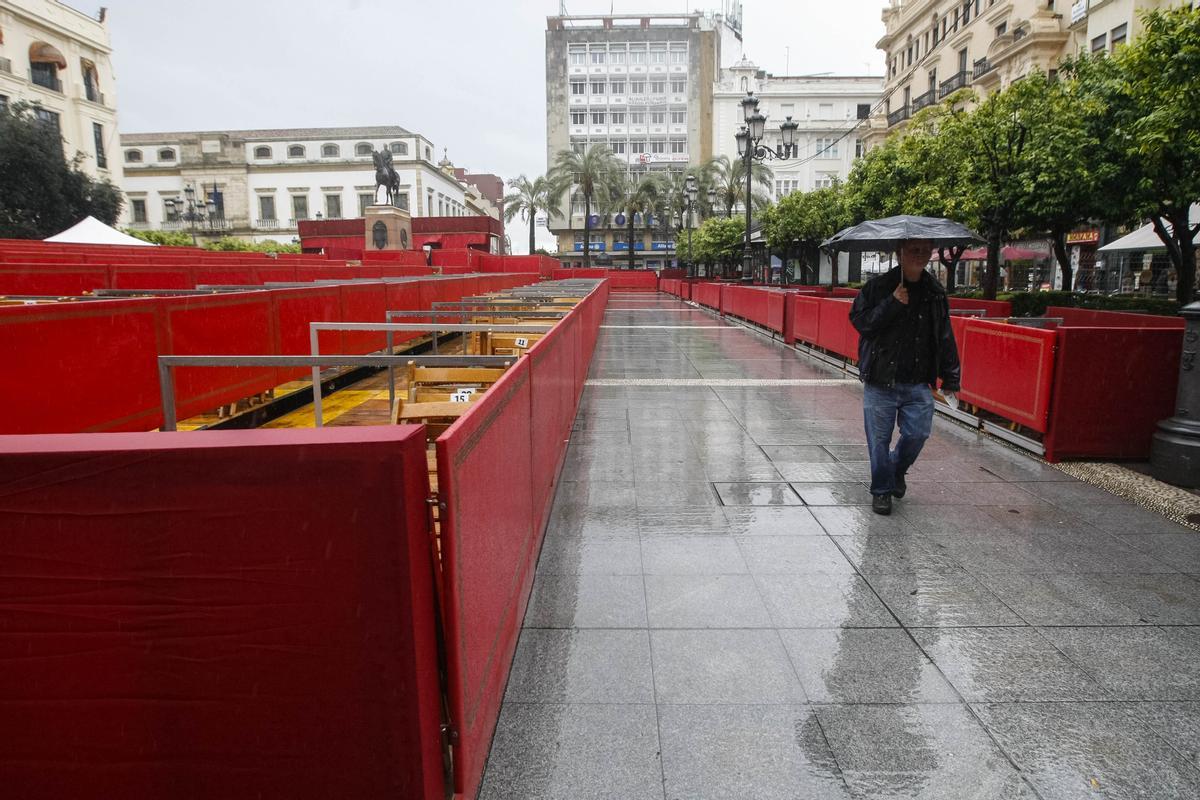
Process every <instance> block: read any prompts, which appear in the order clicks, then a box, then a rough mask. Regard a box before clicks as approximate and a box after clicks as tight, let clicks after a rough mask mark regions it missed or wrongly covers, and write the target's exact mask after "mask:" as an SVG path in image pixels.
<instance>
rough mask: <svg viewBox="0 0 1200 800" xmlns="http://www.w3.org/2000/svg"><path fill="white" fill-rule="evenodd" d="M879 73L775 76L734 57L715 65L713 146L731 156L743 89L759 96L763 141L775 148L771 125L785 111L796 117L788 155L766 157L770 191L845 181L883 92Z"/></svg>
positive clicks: (783, 191) (734, 155)
mask: <svg viewBox="0 0 1200 800" xmlns="http://www.w3.org/2000/svg"><path fill="white" fill-rule="evenodd" d="M883 81H884V79H883V78H882V77H866V76H845V77H843V76H824V75H822V76H782V75H771V74H770V73H767V72H764V71H763V70H760V69H759V68H758V67H757V66H755V65H754V64H753V63H752V62H750V61H749V60H747V59H742V60H741V61H739V62H738V63H736V64H734V65H733V66H732V67H729V68H728V69H723V70H721V75H720V79H719V80H718V81H717V83H716V85H715V86H714V87H713V117H712V125H713V134H712V136H713V149H714V151H715V154H716V155H724V156H727V157H728V158H729V159H730V160H731V161H734V160H736V159H737V158H738V152H737V141H736V140H735V139H734V134H736V133H737V131H738V128H740V127H741V126H742V124H743V112H742V106H741V101H742V98H744V97H745V96H746V93H747V92H754V94H755V96H756V97H758V99H759V111H760V112H761V113H763V114H765V115H766V116H767V126H766V134H765V136H764V139H763V144H764V145H766V146H767V147H769V148H770V149H771V150H775V149H776V146H777V145H779V144H780V143H781V142H780V134H779V125H780V123H782V122H783V121H784V120H785V119H788V118H789V117H790V118H791V119H792V120H793V121H795V122H797V123H799V126H800V127H799V128H797V130H796V146H797V154H796V157H795V158H791V159H786V160H777V161H769V162H767V166H769V167H770V168H771V171H772V173H773V177H774V180H773V182H772V193H771V197H772V199H773V200H778V199H779V198H781V197H783V196H784V195H787V194H790V193H792V192H797V191H800V192H808V191H812V190H813V189H820V188H822V187H825V186H831V185H833V183H834V182H835V181H845V180H846V178H847V176H848V175H849V174H850V168H851V166H853V164H854V160H855V159H856V158H859V157H860V156H861V155H862V154H863V152H864V149H865V147H866V144H865V138H866V135H867V131H868V129H869V128H868V126H869V120H870V116H871V113H872V111H873V110H874V109H875V107H876V106H878V105H879V102H880V98H881V97H882V96H883Z"/></svg>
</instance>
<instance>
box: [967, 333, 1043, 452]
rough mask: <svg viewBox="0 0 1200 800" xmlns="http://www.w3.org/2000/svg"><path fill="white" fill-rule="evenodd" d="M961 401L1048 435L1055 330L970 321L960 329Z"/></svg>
mask: <svg viewBox="0 0 1200 800" xmlns="http://www.w3.org/2000/svg"><path fill="white" fill-rule="evenodd" d="M962 330H963V336H962V340H961V343H960V347H961V348H962V350H963V352H965V353H967V354H969V356H970V357H969V358H963V364H962V392H961V394H960V397H961V398H962V399H963V400H964V401H966V402H968V403H973V404H975V405H977V406H979V407H980V408H983V409H986V410H988V411H991V412H993V413H996V414H999V415H1001V416H1002V417H1004V418H1005V419H1009V420H1012V421H1013V422H1018V423H1020V424H1022V425H1024V426H1026V427H1028V428H1032V429H1033V430H1035V431H1039V432H1043V433H1044V432H1045V431H1046V426H1047V413H1048V411H1049V408H1050V394H1051V391H1050V390H1051V387H1052V385H1053V383H1054V369H1055V364H1054V346H1055V336H1056V333H1057V332H1056V331H1047V330H1039V329H1037V328H1026V327H1022V326H1019V325H1009V324H1006V323H1002V322H989V321H987V320H978V319H968V320H966V321H965V324H964V325H963V327H962Z"/></svg>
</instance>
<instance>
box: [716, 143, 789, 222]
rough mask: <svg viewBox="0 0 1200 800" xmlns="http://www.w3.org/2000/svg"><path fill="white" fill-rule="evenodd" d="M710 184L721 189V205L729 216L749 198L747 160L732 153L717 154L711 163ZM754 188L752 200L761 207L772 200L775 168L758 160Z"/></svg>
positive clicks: (755, 206) (756, 207)
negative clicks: (727, 154) (732, 159)
mask: <svg viewBox="0 0 1200 800" xmlns="http://www.w3.org/2000/svg"><path fill="white" fill-rule="evenodd" d="M707 176H708V181H707V184H708V185H709V186H711V187H712V188H714V189H716V191H717V202H716V205H717V208H718V209H721V210H723V211H724V212H725V217H726V218H731V217H732V216H733V209H734V206H736V205H737V204H738V203H740V202H743V201H744V200H745V198H746V162H745V161H744V160H743V159H740V158H739V159H737V160H736V161H731V160H730V159H729V156H717V157H716V158H714V159H712V161H710V162H709V164H708V165H707ZM750 178H751V182H752V184H753V185H752V190H751V193H750V202H751V206H752V209H753V210H755V211H757V210H759V209H761V208H766V207H767V206H768V205H770V204H771V181H772V180H774V178H773V176H772V174H771V169H770V167H768V166H767V165H766V164H763V163H761V162H758V161H755V162H752V166H751V168H750Z"/></svg>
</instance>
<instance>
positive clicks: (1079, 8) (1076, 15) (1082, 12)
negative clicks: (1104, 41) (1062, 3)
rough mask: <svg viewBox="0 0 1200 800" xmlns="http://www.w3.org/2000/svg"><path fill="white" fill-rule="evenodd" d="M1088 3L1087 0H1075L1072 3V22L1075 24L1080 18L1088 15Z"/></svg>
mask: <svg viewBox="0 0 1200 800" xmlns="http://www.w3.org/2000/svg"><path fill="white" fill-rule="evenodd" d="M1087 12H1088V4H1087V0H1075V2H1074V3H1073V4H1072V5H1071V24H1072V25H1074V24H1075V23H1076V22H1079V20H1081V19H1083V18H1084V17H1086V16H1087Z"/></svg>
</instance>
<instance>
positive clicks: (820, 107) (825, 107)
mask: <svg viewBox="0 0 1200 800" xmlns="http://www.w3.org/2000/svg"><path fill="white" fill-rule="evenodd" d="M817 119H833V103H818V104H817Z"/></svg>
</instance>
